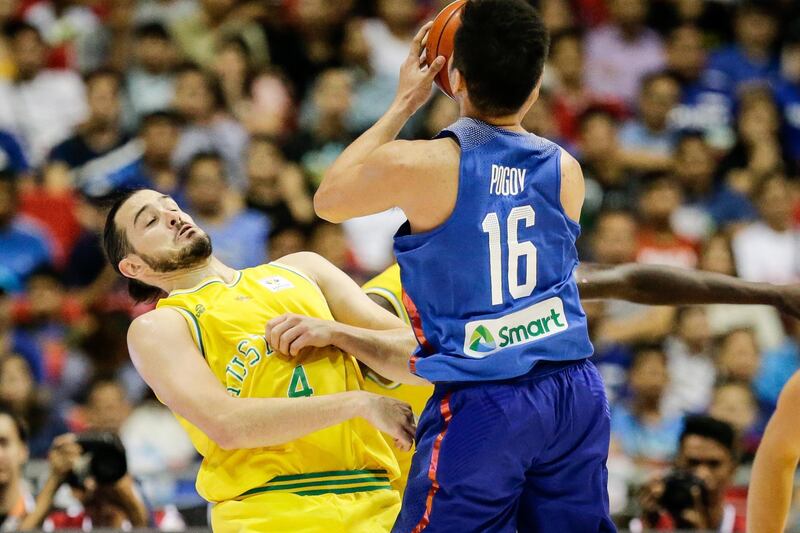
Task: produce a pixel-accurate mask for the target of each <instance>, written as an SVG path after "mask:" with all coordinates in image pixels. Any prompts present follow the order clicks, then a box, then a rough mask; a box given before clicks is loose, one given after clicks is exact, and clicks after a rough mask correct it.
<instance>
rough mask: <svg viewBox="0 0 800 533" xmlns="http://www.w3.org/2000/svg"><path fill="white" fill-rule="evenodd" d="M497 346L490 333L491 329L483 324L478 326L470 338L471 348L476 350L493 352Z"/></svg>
mask: <svg viewBox="0 0 800 533" xmlns="http://www.w3.org/2000/svg"><path fill="white" fill-rule="evenodd" d="M496 348H497V343H496V342H495V341H494V337H492V334H491V333H489V330H488V329H486V328H485V327H483V326H478V327H477V328H475V331H473V332H472V337H471V338H470V340H469V349H470V350H472V351H474V352H480V353H484V352H491V351H494V350H495V349H496Z"/></svg>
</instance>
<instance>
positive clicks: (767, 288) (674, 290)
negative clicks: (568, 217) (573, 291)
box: [575, 263, 800, 316]
mask: <svg viewBox="0 0 800 533" xmlns="http://www.w3.org/2000/svg"><path fill="white" fill-rule="evenodd" d="M575 276H576V279H577V282H578V290H579V292H580V296H581V298H582V299H585V300H596V299H618V300H628V301H631V302H637V303H642V304H649V305H682V304H685V305H691V304H711V303H729V304H763V305H773V306H775V307H777V308H778V309H779V310H781V311H783V312H786V313H790V314H792V315H794V316H798V315H800V289H799V288H798V286H795V285H789V286H780V285H772V284H770V283H754V282H750V281H745V280H742V279H739V278H735V277H733V276H726V275H724V274H716V273H712V272H703V271H698V270H689V269H683V268H675V267H667V266H655V265H641V264H635V263H631V264H624V265H617V266H606V265H598V264H593V263H583V264H581V265H580V266H579V267H578V269H577V270H576V273H575Z"/></svg>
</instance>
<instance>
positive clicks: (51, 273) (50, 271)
mask: <svg viewBox="0 0 800 533" xmlns="http://www.w3.org/2000/svg"><path fill="white" fill-rule="evenodd" d="M35 278H47V279H50V280H53V281H55V282H56V283H58V284H59V285H61V284H62V283H63V279H62V276H61V274H60V273H59V272H58V271H57V270H56V269H55V268H54V267H53V265H51V264H50V263H44V264H42V265H40V266H38V267H36V268H35V269H34V270H33V271H32V272H31V273H30V274H28V279H27V282H28V283H30V282H31V281H32V280H33V279H35Z"/></svg>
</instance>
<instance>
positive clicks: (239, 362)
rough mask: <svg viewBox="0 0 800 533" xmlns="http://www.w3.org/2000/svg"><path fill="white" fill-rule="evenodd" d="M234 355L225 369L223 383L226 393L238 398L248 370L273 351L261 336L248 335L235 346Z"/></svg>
mask: <svg viewBox="0 0 800 533" xmlns="http://www.w3.org/2000/svg"><path fill="white" fill-rule="evenodd" d="M236 352H237V353H236V355H234V356H233V357H232V358H231V360H230V363H228V366H227V367H225V381H226V385H227V388H228V393H229V394H230V395H231V396H239V395H240V394H241V393H242V387H243V386H244V383H245V380H246V379H247V375H248V374H249V373H250V369H251V368H252V367H254V366H256V365H257V364H259V363H260V362H261V361H262V360H263V359H264V357H268V356H270V355H272V353H273V349H272V347H271V346H270V345H269V343H268V342H267V339H266V337H264V336H263V335H250V338H249V339H244V340H242V341H240V342H239V343H238V344H237V345H236Z"/></svg>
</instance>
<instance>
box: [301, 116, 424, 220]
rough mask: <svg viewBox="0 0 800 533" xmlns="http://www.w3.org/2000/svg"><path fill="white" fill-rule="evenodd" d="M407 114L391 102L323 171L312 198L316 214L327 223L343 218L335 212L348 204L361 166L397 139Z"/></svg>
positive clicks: (407, 117)
mask: <svg viewBox="0 0 800 533" xmlns="http://www.w3.org/2000/svg"><path fill="white" fill-rule="evenodd" d="M411 114H412V113H411V112H410V111H409V108H408V106H406V105H404V104H403V103H402V102H395V103H393V104H392V105H391V107H389V109H388V110H387V111H386V113H384V115H383V116H382V117H381V118H380V119H379V120H378V121H377V122H376V123H375V124H374V125H373V126H372V127H371V128H370V129H368V130H367V131H365V132H364V133H363V134H361V136H360V137H358V139H356V140H355V141H354V142H353V143H352V144H350V146H348V147H347V148H346V149H345V150H344V152H342V153H341V154H340V155H339V157H337V158H336V160H335V161H334V162H333V164H332V165H331V166H330V167H329V168H328V170H327V171H326V172H325V176H324V177H323V179H322V183H320V186H319V189H317V193H316V194H315V196H314V207H315V210H316V212H317V215H319V216H320V217H322V218H324V219H326V220H329V221H331V222H339V221H341V220H343V219H344V218H346V217H344V216H340V215H339V214H338V211H339V210H340V209H341V207H342V206H345V205H347V204H348V203H349V202H351V201H352V194H351V193H352V191H353V189H354V188H355V187H357V186H358V185H357V183H358V178H359V173H360V172H361V165H362V164H363V163H364V161H366V159H367V158H368V157H369V156H370V154H372V152H374V151H375V150H376V149H378V148H380V147H381V146H383V145H385V144H387V143H389V142H392V141H393V140H395V138H397V135H398V134H399V133H400V130H401V129H402V128H403V126H404V125H405V123H406V122H407V121H408V119H409V118H411Z"/></svg>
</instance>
